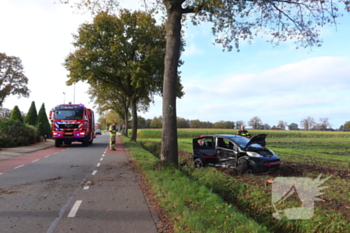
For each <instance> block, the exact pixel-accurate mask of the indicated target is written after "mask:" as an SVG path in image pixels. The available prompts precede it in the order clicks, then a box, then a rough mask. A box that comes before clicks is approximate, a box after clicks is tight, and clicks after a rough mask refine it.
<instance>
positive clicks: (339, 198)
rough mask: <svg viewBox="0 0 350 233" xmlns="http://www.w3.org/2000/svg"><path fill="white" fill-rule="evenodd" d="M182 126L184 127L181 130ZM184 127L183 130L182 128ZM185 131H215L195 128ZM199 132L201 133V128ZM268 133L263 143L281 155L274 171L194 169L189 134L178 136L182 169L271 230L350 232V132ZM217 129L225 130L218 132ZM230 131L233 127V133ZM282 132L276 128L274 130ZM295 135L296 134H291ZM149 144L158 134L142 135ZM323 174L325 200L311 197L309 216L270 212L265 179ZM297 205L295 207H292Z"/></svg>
mask: <svg viewBox="0 0 350 233" xmlns="http://www.w3.org/2000/svg"><path fill="white" fill-rule="evenodd" d="M181 131H182V130H181ZM185 131H186V130H185ZM194 131H195V132H192V133H189V134H191V135H195V137H197V136H198V134H213V132H211V133H209V132H208V131H200V130H194ZM199 132H200V133H199ZM265 132H266V133H268V137H267V147H268V148H269V149H273V150H274V151H275V152H276V153H277V154H278V155H279V156H280V158H281V161H282V164H281V168H280V170H279V171H278V173H275V174H269V173H268V174H262V175H254V176H237V175H236V174H232V172H231V171H229V170H228V169H226V170H225V169H214V168H206V169H200V170H196V169H193V168H192V166H193V164H192V160H191V158H190V153H192V145H191V144H192V138H193V137H189V138H179V140H178V144H179V149H180V150H184V151H187V152H188V153H189V154H188V156H187V157H182V158H180V161H179V164H180V165H181V166H180V170H181V171H182V172H183V173H184V174H186V175H187V176H189V177H190V178H191V179H194V180H195V181H196V182H197V183H198V184H201V185H204V186H206V187H207V188H209V189H210V190H212V191H213V192H214V193H217V194H218V195H219V196H220V197H221V198H222V199H223V200H225V202H226V203H227V204H231V205H235V206H236V207H237V208H239V209H240V210H241V211H242V212H244V214H246V215H247V216H248V217H250V218H253V219H254V220H255V221H257V222H258V223H260V224H261V225H264V226H266V227H267V229H269V230H270V231H272V232H350V230H349V229H350V224H349V221H348V219H350V187H349V181H350V153H349V152H350V151H349V148H348V147H350V146H349V145H350V138H348V136H347V135H349V134H348V133H335V132H303V133H304V136H301V134H300V132H296V133H295V132H288V131H287V132H284V134H286V133H290V134H291V135H289V136H288V135H284V136H283V137H271V135H270V133H273V132H272V131H265ZM221 133H227V132H222V131H221ZM231 133H232V132H231ZM278 133H281V131H277V133H276V134H278ZM293 136H296V137H293ZM141 140H142V141H143V140H147V141H148V143H151V142H152V141H153V140H155V141H158V142H159V141H160V139H159V138H154V139H153V138H150V137H148V138H147V139H146V138H142V139H141ZM320 173H323V176H322V178H325V177H326V176H329V175H333V176H332V177H331V178H330V179H329V180H328V181H327V182H326V183H325V184H324V185H323V186H329V187H328V188H327V189H325V190H323V192H324V193H325V194H324V195H322V196H320V198H321V199H323V201H318V202H315V213H314V216H313V218H311V219H309V220H288V219H282V220H276V219H274V218H273V217H272V213H273V211H274V209H273V208H272V206H271V204H270V203H271V184H268V183H267V182H266V181H267V180H269V179H274V178H275V177H276V176H302V177H310V178H316V177H317V176H318V175H319V174H320ZM295 204H298V203H295V202H293V201H291V202H288V203H284V206H283V208H287V207H290V206H293V205H295ZM294 207H295V206H294Z"/></svg>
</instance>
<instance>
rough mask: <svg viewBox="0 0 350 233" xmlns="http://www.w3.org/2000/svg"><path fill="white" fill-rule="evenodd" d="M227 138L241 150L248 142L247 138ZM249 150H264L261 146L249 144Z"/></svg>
mask: <svg viewBox="0 0 350 233" xmlns="http://www.w3.org/2000/svg"><path fill="white" fill-rule="evenodd" d="M228 138H229V139H231V140H232V141H234V142H235V143H236V144H237V145H239V147H241V148H246V146H247V144H248V142H249V141H250V139H249V138H246V137H239V136H232V137H228ZM249 148H256V149H264V147H263V146H261V145H260V144H257V143H253V144H250V145H249Z"/></svg>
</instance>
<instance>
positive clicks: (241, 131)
mask: <svg viewBox="0 0 350 233" xmlns="http://www.w3.org/2000/svg"><path fill="white" fill-rule="evenodd" d="M238 135H241V136H243V137H246V138H250V137H251V136H250V133H249V132H248V131H247V130H245V127H244V125H241V129H240V130H238Z"/></svg>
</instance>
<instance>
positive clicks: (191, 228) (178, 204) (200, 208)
mask: <svg viewBox="0 0 350 233" xmlns="http://www.w3.org/2000/svg"><path fill="white" fill-rule="evenodd" d="M122 140H123V142H124V145H125V146H126V148H128V151H129V153H130V155H131V156H132V159H133V160H134V161H135V163H136V165H137V166H138V168H139V169H140V170H141V171H142V172H143V175H144V176H145V177H146V179H147V181H148V184H149V186H150V189H151V190H152V192H153V194H154V196H155V198H156V199H157V200H158V202H159V203H160V205H161V207H162V208H163V209H164V210H165V211H166V212H167V214H168V216H169V217H170V218H171V220H172V221H173V223H174V230H175V232H269V231H268V230H267V229H266V227H264V226H261V225H259V224H258V223H256V222H255V221H254V220H253V219H251V218H249V217H247V216H246V215H244V214H243V213H241V212H240V211H239V210H238V209H237V208H236V207H235V206H233V205H230V204H227V203H226V202H225V201H224V200H223V199H222V198H221V197H220V196H219V195H217V194H215V193H213V192H212V191H211V190H210V189H209V188H207V187H205V186H204V185H202V184H200V183H199V182H197V181H195V180H194V179H192V178H191V177H189V176H187V175H186V174H185V173H183V172H182V171H180V170H178V169H175V168H173V167H172V166H166V165H164V164H162V163H161V162H160V160H159V159H158V158H157V157H155V156H154V155H153V154H151V153H150V152H148V151H146V150H144V149H143V148H142V147H141V146H140V145H139V144H138V143H136V142H130V141H129V139H128V138H125V137H122Z"/></svg>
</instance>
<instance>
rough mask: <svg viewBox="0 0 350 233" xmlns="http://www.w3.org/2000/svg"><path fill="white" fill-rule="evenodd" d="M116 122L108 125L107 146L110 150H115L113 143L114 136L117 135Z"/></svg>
mask: <svg viewBox="0 0 350 233" xmlns="http://www.w3.org/2000/svg"><path fill="white" fill-rule="evenodd" d="M116 125H117V123H116V122H114V123H113V124H112V125H111V126H110V127H109V132H110V135H109V146H110V149H111V150H115V148H114V144H115V137H116V135H117V131H118V130H117V128H116Z"/></svg>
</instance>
